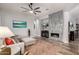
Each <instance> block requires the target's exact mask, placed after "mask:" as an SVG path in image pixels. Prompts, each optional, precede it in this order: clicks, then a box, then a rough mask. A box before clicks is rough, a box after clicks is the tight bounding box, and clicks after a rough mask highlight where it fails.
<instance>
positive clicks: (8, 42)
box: [5, 38, 14, 45]
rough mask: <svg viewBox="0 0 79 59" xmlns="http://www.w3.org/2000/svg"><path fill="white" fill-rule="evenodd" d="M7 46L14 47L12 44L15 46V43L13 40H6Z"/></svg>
mask: <svg viewBox="0 0 79 59" xmlns="http://www.w3.org/2000/svg"><path fill="white" fill-rule="evenodd" d="M5 44H6V45H12V44H14V41H13V40H12V39H11V38H5Z"/></svg>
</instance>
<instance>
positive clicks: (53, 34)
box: [51, 33, 59, 38]
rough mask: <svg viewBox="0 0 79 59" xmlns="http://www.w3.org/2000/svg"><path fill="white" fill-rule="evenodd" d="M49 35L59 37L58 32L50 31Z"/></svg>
mask: <svg viewBox="0 0 79 59" xmlns="http://www.w3.org/2000/svg"><path fill="white" fill-rule="evenodd" d="M51 37H57V38H59V33H51Z"/></svg>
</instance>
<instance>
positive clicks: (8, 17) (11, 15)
mask: <svg viewBox="0 0 79 59" xmlns="http://www.w3.org/2000/svg"><path fill="white" fill-rule="evenodd" d="M0 16H1V20H2V21H1V23H2V24H1V25H2V26H7V27H9V28H10V29H11V30H12V31H13V32H14V33H15V34H17V35H22V36H27V34H28V32H27V29H28V28H29V29H31V30H30V31H31V36H34V34H35V33H34V24H33V21H34V19H35V18H34V17H33V16H28V15H24V14H21V13H17V12H9V11H0ZM13 20H21V21H26V22H27V28H19V29H17V28H13V27H12V21H13Z"/></svg>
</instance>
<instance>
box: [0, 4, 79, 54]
mask: <svg viewBox="0 0 79 59" xmlns="http://www.w3.org/2000/svg"><path fill="white" fill-rule="evenodd" d="M78 6H79V5H78V4H77V3H71V4H69V3H0V26H1V27H0V33H2V34H1V35H0V38H1V39H0V42H1V41H3V42H1V43H0V44H3V45H2V46H1V45H0V48H1V49H3V50H5V48H6V47H7V48H6V49H7V50H6V51H8V52H7V53H8V55H50V54H51V55H61V54H78V53H77V52H73V51H69V50H66V49H65V47H67V45H65V44H68V43H70V42H69V35H68V34H69V32H68V31H69V30H68V27H69V24H68V22H69V21H70V20H71V19H70V17H71V16H72V15H76V14H74V13H75V11H74V10H75V9H76V11H78V10H79V8H78ZM78 14H79V13H77V15H78ZM77 15H76V16H77ZM73 22H74V21H72V23H73ZM5 30H6V31H5ZM3 37H4V38H3ZM8 37H9V38H8ZM5 39H8V40H10V39H12V41H11V42H10V44H11V45H5V44H4V41H6V40H5ZM13 39H14V40H15V41H16V42H18V41H17V40H19V42H18V43H16V44H14V43H15V42H13V41H14V40H13ZM21 39H22V40H21ZM12 42H13V43H12ZM51 43H52V44H53V48H52V44H51ZM63 44H64V46H63ZM39 46H40V47H39ZM62 46H63V47H64V48H62ZM50 47H51V48H50ZM49 48H50V51H49ZM67 48H70V47H67ZM72 50H74V49H72ZM76 50H77V48H76ZM61 51H63V52H65V53H60V52H61ZM0 53H1V54H0V55H5V54H6V55H7V53H6V52H0Z"/></svg>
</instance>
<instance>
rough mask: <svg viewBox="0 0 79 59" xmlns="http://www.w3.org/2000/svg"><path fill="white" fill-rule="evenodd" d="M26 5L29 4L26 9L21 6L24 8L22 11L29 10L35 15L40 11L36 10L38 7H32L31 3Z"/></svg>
mask: <svg viewBox="0 0 79 59" xmlns="http://www.w3.org/2000/svg"><path fill="white" fill-rule="evenodd" d="M28 6H29V9H27V8H26V7H21V8H22V9H25V11H23V12H27V11H29V12H30V13H34V14H35V15H36V14H37V13H41V11H39V10H38V9H40V7H36V8H33V3H29V4H28Z"/></svg>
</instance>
